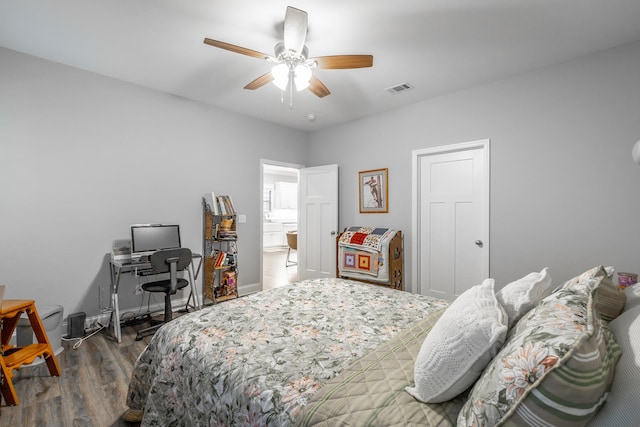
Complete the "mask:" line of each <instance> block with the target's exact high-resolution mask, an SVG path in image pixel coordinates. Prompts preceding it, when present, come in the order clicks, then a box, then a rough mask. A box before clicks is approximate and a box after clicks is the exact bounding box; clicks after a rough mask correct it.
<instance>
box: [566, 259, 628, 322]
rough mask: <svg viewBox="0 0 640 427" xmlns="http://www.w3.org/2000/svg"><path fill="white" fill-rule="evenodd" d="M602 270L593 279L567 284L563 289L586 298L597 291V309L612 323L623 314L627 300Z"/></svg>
mask: <svg viewBox="0 0 640 427" xmlns="http://www.w3.org/2000/svg"><path fill="white" fill-rule="evenodd" d="M600 269H601V270H600V272H599V273H597V274H595V275H594V276H593V277H592V278H588V279H582V280H579V281H577V282H573V281H568V282H566V283H565V284H564V285H563V287H562V289H566V290H570V291H574V292H579V293H581V294H584V295H585V297H586V295H587V294H589V293H591V292H593V291H594V289H595V296H594V305H595V309H596V310H597V311H598V314H599V315H600V317H601V318H602V319H603V320H606V321H607V322H610V321H612V320H613V319H615V318H616V317H618V316H619V315H620V313H622V311H623V310H624V304H625V302H626V300H627V298H626V296H625V293H624V291H623V290H622V289H620V288H619V287H617V286H616V285H614V284H613V282H612V281H611V278H610V277H609V276H608V275H606V274H605V270H604V268H602V267H600Z"/></svg>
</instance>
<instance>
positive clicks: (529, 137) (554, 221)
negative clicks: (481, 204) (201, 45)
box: [0, 43, 640, 315]
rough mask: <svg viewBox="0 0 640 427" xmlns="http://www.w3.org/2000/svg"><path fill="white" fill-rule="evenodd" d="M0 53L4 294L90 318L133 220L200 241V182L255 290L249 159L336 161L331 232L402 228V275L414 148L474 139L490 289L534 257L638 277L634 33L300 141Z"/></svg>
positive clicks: (253, 186)
mask: <svg viewBox="0 0 640 427" xmlns="http://www.w3.org/2000/svg"><path fill="white" fill-rule="evenodd" d="M0 63H1V64H2V73H1V74H0V111H1V114H0V239H1V240H0V241H1V244H0V271H1V272H2V274H1V277H0V283H2V284H5V285H8V290H7V295H6V297H7V298H34V299H36V301H38V302H39V303H44V304H60V305H63V306H64V309H65V315H67V314H70V313H73V312H76V311H79V310H82V311H86V312H87V314H88V315H95V314H97V313H98V312H99V308H100V307H99V304H98V300H99V297H98V293H99V289H100V288H101V287H102V288H103V289H104V290H105V291H103V292H104V295H103V297H104V298H103V300H104V299H105V298H106V296H107V293H106V287H107V285H108V282H109V278H108V271H107V265H108V262H107V260H108V256H109V255H108V254H109V251H110V248H111V242H112V240H114V239H116V238H121V237H127V232H128V226H129V224H131V223H136V222H176V223H179V224H180V225H181V226H182V232H183V240H184V244H185V246H190V247H193V248H197V249H198V250H199V249H200V247H201V239H200V233H201V205H200V198H201V195H202V194H203V193H205V192H207V191H216V192H227V193H229V194H231V195H232V196H233V199H234V202H235V204H236V205H237V207H238V209H239V210H240V213H244V214H246V215H247V219H248V222H247V223H246V224H239V225H238V231H239V233H240V242H239V249H240V264H241V266H242V268H241V273H240V276H239V282H240V285H242V284H252V283H255V282H257V281H258V280H259V277H260V276H259V271H258V269H259V254H260V248H259V247H258V246H259V245H258V242H259V237H258V232H259V222H260V221H261V208H260V203H259V201H260V198H261V197H260V196H261V189H260V188H259V186H260V176H259V165H260V163H259V161H260V160H259V159H261V158H264V159H270V160H276V161H281V162H289V163H298V164H305V163H308V164H310V165H322V164H329V163H337V164H339V166H340V226H341V227H345V226H350V225H355V224H363V225H381V226H386V225H390V226H393V227H396V228H399V229H402V230H404V231H405V236H406V240H405V260H406V261H405V269H406V271H407V275H408V273H409V272H410V271H411V262H410V260H411V250H410V248H411V232H410V231H411V212H410V210H411V209H410V207H411V150H414V149H419V148H426V147H432V146H438V145H446V144H453V143H459V142H465V141H471V140H478V139H484V138H489V139H491V183H492V190H491V275H492V276H493V277H494V278H496V280H497V285H498V286H503V285H504V284H505V283H506V282H507V281H510V280H513V279H515V278H517V277H520V276H522V275H524V274H526V273H528V272H530V271H533V270H540V269H541V268H542V267H544V266H549V267H550V269H551V274H552V277H554V279H555V280H556V281H560V280H564V279H566V278H568V277H569V276H571V275H573V274H575V273H577V272H580V271H582V270H584V269H586V268H588V267H591V266H593V265H596V264H611V265H614V266H615V267H616V268H617V269H618V270H619V271H625V270H628V271H635V272H638V270H640V267H639V265H638V257H639V256H638V252H637V250H636V242H637V241H638V238H639V237H640V225H639V224H638V221H637V216H638V215H637V212H638V211H640V197H638V196H639V194H638V193H639V190H638V188H640V186H639V184H640V167H638V166H637V165H635V164H633V163H632V161H631V154H630V153H631V147H632V145H633V143H634V142H635V141H636V140H638V139H639V138H640V72H638V70H640V43H636V44H632V45H628V46H624V47H621V48H617V49H611V50H607V51H604V52H601V53H598V54H595V55H590V56H587V57H583V58H580V59H577V60H574V61H571V62H567V63H564V64H561V65H557V66H553V67H549V68H546V69H542V70H538V71H536V72H532V73H529V74H526V75H522V76H518V77H514V78H511V79H508V80H502V81H499V82H496V83H493V84H489V85H485V86H481V87H476V88H472V89H469V90H465V91H461V92H458V93H454V94H451V95H448V96H443V97H440V98H437V99H433V100H431V101H428V102H424V103H421V104H417V105H414V106H411V107H408V108H403V109H398V110H394V111H392V112H390V113H386V114H383V115H379V116H375V117H369V118H365V119H363V120H359V121H357V122H353V123H349V124H346V125H343V126H339V127H336V128H332V129H329V130H326V131H322V132H317V133H314V134H310V135H307V134H305V133H302V132H298V131H294V130H290V129H286V128H283V127H280V126H276V125H271V124H268V123H265V122H261V121H257V120H253V119H249V118H246V117H243V116H240V115H235V114H232V113H226V112H223V111H221V110H218V109H214V108H210V107H206V106H203V105H200V104H197V103H193V102H190V101H186V100H184V99H180V98H176V97H172V96H170V95H166V94H162V93H158V92H155V91H152V90H148V89H144V88H141V87H138V86H134V85H130V84H127V83H124V82H119V81H115V80H112V79H108V78H105V77H102V76H99V75H95V74H92V73H87V72H83V71H79V70H75V69H73V68H69V67H65V66H61V65H59V64H54V63H51V62H47V61H44V60H39V59H35V58H32V57H29V56H26V55H22V54H18V53H15V52H12V51H9V50H6V49H2V48H0ZM398 96H401V95H398ZM221 151H222V152H224V153H225V156H224V158H221V157H220V153H221ZM383 167H386V168H389V187H390V188H389V205H390V211H389V213H388V214H375V215H373V214H369V215H361V214H359V213H358V206H357V197H358V190H357V185H356V184H357V172H358V171H359V170H366V169H376V168H383ZM236 177H239V178H237V179H236ZM407 278H408V279H409V280H410V278H409V277H408V276H407ZM129 280H130V279H129ZM128 289H129V292H130V293H129V294H128V295H125V298H124V301H123V303H122V305H123V306H124V307H125V308H131V309H135V308H136V307H137V306H138V304H139V303H140V297H138V296H135V295H133V292H132V289H133V287H132V286H131V284H129V287H128Z"/></svg>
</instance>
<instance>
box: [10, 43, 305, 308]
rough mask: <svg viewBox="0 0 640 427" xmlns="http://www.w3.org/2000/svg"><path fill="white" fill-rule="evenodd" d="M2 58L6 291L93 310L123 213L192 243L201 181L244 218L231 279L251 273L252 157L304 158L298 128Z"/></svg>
mask: <svg viewBox="0 0 640 427" xmlns="http://www.w3.org/2000/svg"><path fill="white" fill-rule="evenodd" d="M0 64H2V71H1V73H0V110H1V114H0V236H1V238H0V272H1V274H0V283H2V284H4V285H7V286H8V289H7V291H6V295H5V297H6V298H29V299H35V300H36V303H37V304H39V305H40V304H59V305H62V306H63V307H64V311H65V316H66V315H68V314H71V313H74V312H77V311H85V312H86V313H87V316H93V315H97V314H98V313H99V312H100V306H99V298H100V296H99V293H100V288H102V301H103V304H102V306H104V305H106V304H108V302H107V298H108V295H109V294H108V284H109V274H108V257H109V256H110V255H109V254H110V250H111V243H112V241H113V240H114V239H117V238H127V237H128V233H129V225H130V224H133V223H178V224H180V226H181V232H182V239H183V245H184V246H187V247H190V248H192V249H193V250H194V251H197V252H201V248H202V239H201V232H202V219H201V213H202V211H201V209H202V207H201V197H202V195H203V194H204V193H205V192H210V191H215V192H217V193H221V194H224V193H228V194H230V195H232V196H233V200H234V203H235V205H236V208H237V209H238V210H239V212H240V213H242V214H245V215H247V223H246V224H238V226H237V227H238V233H239V236H240V237H239V242H238V248H239V251H240V254H239V264H240V275H239V285H241V286H242V285H243V284H254V283H257V282H259V280H260V272H259V256H260V253H261V252H260V250H261V248H260V247H259V241H260V240H259V234H258V233H259V230H260V228H259V225H260V223H261V222H262V210H261V205H260V200H261V195H262V192H261V189H260V172H261V171H260V159H261V158H266V159H277V160H280V161H284V162H290V163H299V164H304V163H305V162H306V159H307V157H308V156H307V155H308V135H307V134H306V133H304V132H300V131H294V130H291V129H287V128H283V127H281V126H276V125H273V124H270V123H267V122H263V121H258V120H254V119H250V118H247V117H244V116H241V115H237V114H233V113H227V112H224V111H221V110H218V109H215V108H211V107H207V106H204V105H201V104H198V103H194V102H191V101H187V100H185V99H182V98H178V97H174V96H171V95H167V94H163V93H159V92H156V91H152V90H148V89H145V88H142V87H139V86H135V85H131V84H128V83H124V82H121V81H117V80H113V79H109V78H106V77H103V76H100V75H97V74H93V73H88V72H84V71H80V70H77V69H73V68H69V67H66V66H62V65H59V64H56V63H52V62H48V61H44V60H40V59H36V58H33V57H30V56H27V55H22V54H19V53H16V52H14V51H10V50H7V49H2V48H0ZM123 285H124V286H123V292H122V293H121V296H122V298H121V307H123V308H125V309H129V308H131V309H135V308H137V307H138V306H139V305H140V304H141V297H140V296H136V295H134V293H133V289H134V286H133V281H132V279H131V277H130V276H127V277H125V280H124V281H123ZM157 301H158V302H160V303H161V302H162V298H161V297H157ZM144 308H145V309H146V302H145V306H144Z"/></svg>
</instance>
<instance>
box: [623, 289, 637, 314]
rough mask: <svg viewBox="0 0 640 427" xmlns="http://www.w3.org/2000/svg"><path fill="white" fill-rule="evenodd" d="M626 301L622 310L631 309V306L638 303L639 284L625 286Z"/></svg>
mask: <svg viewBox="0 0 640 427" xmlns="http://www.w3.org/2000/svg"><path fill="white" fill-rule="evenodd" d="M624 294H625V296H626V297H627V302H626V303H625V305H624V311H627V310H631V309H632V308H633V307H637V306H639V305H640V284H636V285H631V286H627V288H626V289H625V290H624Z"/></svg>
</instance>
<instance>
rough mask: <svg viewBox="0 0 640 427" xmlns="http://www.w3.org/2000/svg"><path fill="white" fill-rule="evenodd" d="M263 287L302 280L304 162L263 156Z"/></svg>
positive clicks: (273, 286)
mask: <svg viewBox="0 0 640 427" xmlns="http://www.w3.org/2000/svg"><path fill="white" fill-rule="evenodd" d="M261 166H262V180H261V181H262V192H261V201H260V202H261V206H262V214H263V217H262V219H263V221H262V239H261V240H262V263H261V264H262V272H261V273H262V280H261V283H262V289H263V290H264V289H272V288H276V287H279V286H284V285H287V284H289V283H293V282H295V281H297V280H298V267H297V230H298V183H299V169H300V168H301V167H302V166H300V165H292V164H286V163H280V162H271V161H268V160H263V161H262V162H261Z"/></svg>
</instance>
